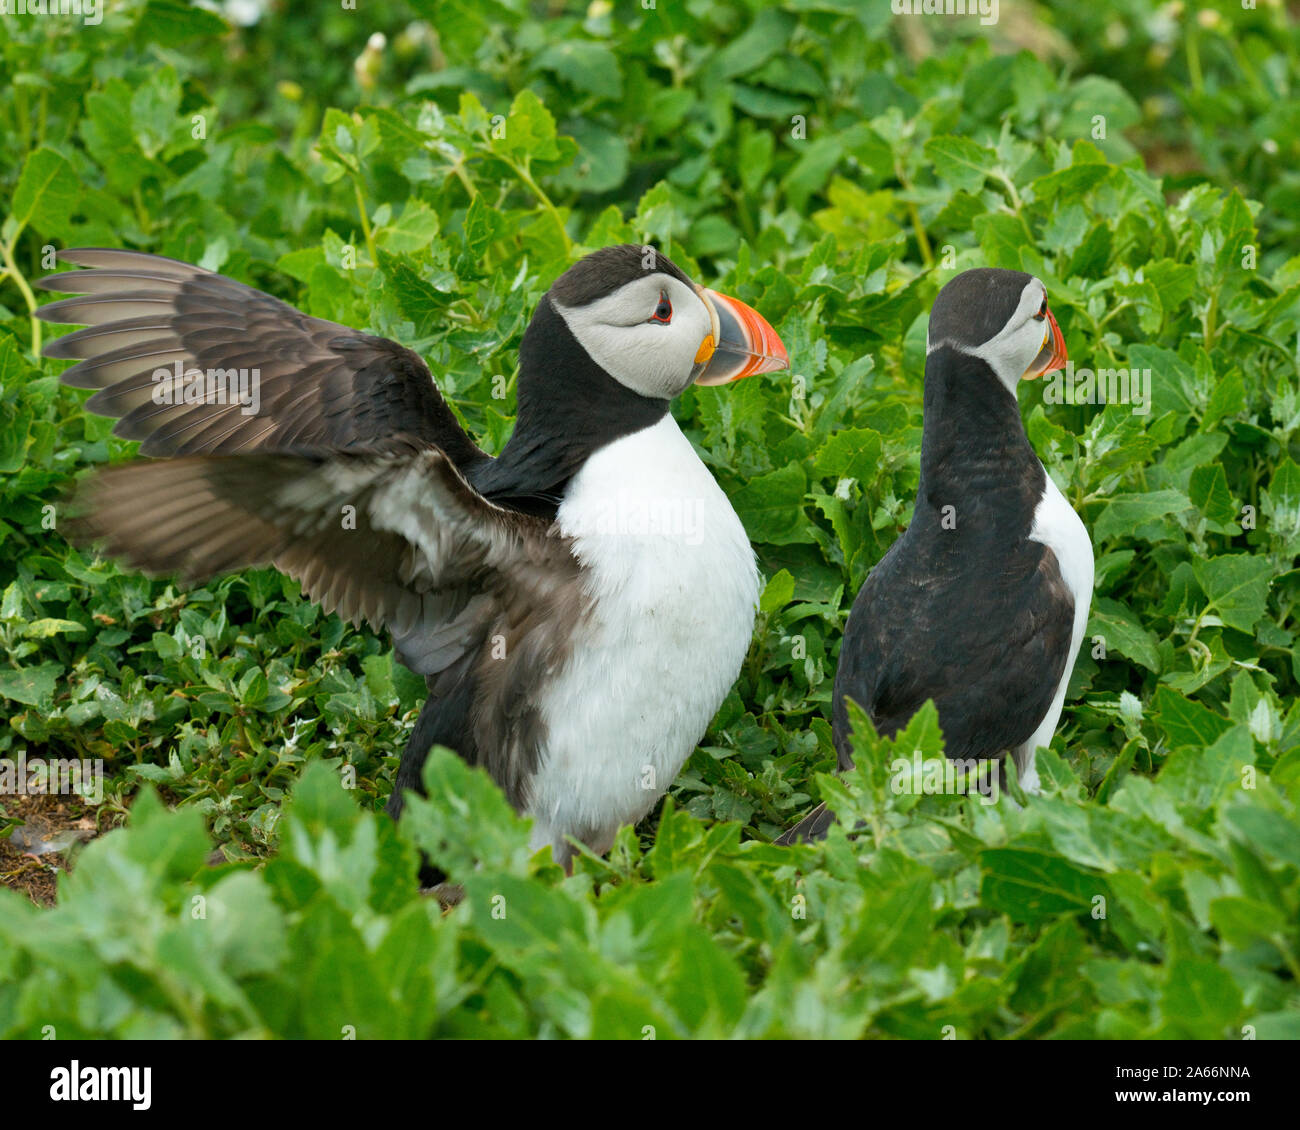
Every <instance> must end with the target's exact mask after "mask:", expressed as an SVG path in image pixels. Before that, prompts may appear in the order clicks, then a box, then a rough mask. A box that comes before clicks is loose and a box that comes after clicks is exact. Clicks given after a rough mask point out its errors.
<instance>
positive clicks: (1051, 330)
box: [1025, 310, 1070, 380]
mask: <svg viewBox="0 0 1300 1130" xmlns="http://www.w3.org/2000/svg"><path fill="white" fill-rule="evenodd" d="M1069 359H1070V355H1069V354H1068V353H1066V351H1065V335H1064V334H1063V333H1061V327H1060V326H1058V325H1057V324H1056V318H1055V316H1054V315H1053V314H1052V312H1051V310H1048V311H1047V331H1046V332H1045V333H1044V334H1043V348H1042V350H1041V351H1040V352H1039V354H1038V356H1037V357H1035V358H1034V363H1033V364H1032V365H1030V366H1029V372H1027V373H1026V374H1025V376H1026V377H1028V378H1029V379H1030V380H1032V379H1033V378H1034V377H1041V376H1043V374H1045V373H1051V372H1054V371H1055V370H1057V369H1064V368H1065V363H1066V362H1067V361H1068V360H1069Z"/></svg>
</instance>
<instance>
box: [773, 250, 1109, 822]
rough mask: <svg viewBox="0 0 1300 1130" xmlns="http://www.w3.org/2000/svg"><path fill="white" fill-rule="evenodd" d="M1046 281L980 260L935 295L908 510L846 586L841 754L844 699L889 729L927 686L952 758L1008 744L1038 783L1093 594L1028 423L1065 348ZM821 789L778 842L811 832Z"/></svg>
mask: <svg viewBox="0 0 1300 1130" xmlns="http://www.w3.org/2000/svg"><path fill="white" fill-rule="evenodd" d="M1066 360H1067V358H1066V350H1065V340H1064V338H1063V336H1062V334H1061V329H1060V327H1059V326H1058V325H1057V324H1056V318H1055V317H1054V316H1053V315H1052V312H1051V310H1050V309H1049V308H1048V305H1047V289H1046V287H1044V285H1043V283H1042V282H1040V281H1039V280H1038V279H1036V278H1034V277H1033V276H1032V275H1028V274H1025V273H1023V272H1021V271H1007V270H996V269H991V268H980V269H977V270H971V271H965V272H963V273H962V274H960V275H958V276H956V278H954V279H953V280H952V281H951V282H949V283H948V284H947V285H946V286H945V287H944V288H943V289H942V290H941V291H940V292H939V296H938V297H937V298H936V299H935V303H934V309H933V311H932V313H931V315H930V325H929V333H928V340H927V346H926V362H925V397H924V425H923V431H922V438H921V477H920V482H919V484H918V487H917V495H916V506H915V510H914V513H913V516H912V522H911V525H909V526H908V528H907V530H906V532H904V534H903V535H902V536H901V537H900V538H899V539H898V541H896V542H895V543H894V544H893V545H892V546H891V547H890V549H889V551H888V552H887V553H886V554H885V556H884V557H883V558H882V559H881V561H880V564H879V565H877V566H876V568H875V569H874V570H873V571H872V573H871V575H870V576H869V577H868V578H867V581H866V583H865V584H864V585H863V586H862V590H861V591H860V592H859V593H858V596H857V599H856V600H855V601H854V603H853V609H852V611H851V612H850V614H849V620H848V624H847V625H846V626H845V631H844V640H843V643H842V645H841V647H840V656H839V666H838V669H837V671H836V675H835V690H834V696H833V701H832V734H833V737H834V741H835V749H836V753H837V756H838V760H839V767H840V769H841V770H845V769H848V768H849V767H850V766H851V765H852V763H853V761H852V750H851V748H850V743H849V733H850V726H849V718H848V701H849V700H850V699H852V700H853V701H854V702H856V703H857V704H858V705H859V706H861V707H862V708H863V710H864V711H865V712H866V713H867V715H868V717H869V718H870V719H871V721H872V724H873V725H874V726H875V727H876V729H877V731H878V732H880V733H881V734H882V735H885V736H891V735H893V734H894V733H896V732H897V731H898V730H900V729H901V728H902V727H903V726H905V725H906V724H907V722H908V721H909V720H910V719H911V717H912V715H913V714H915V713H916V711H917V710H918V709H919V708H920V707H921V706H922V705H923V704H924V703H925V701H926V700H927V699H933V700H934V702H935V705H936V706H937V707H938V712H939V725H940V728H941V729H942V731H943V735H944V741H945V751H946V753H947V756H948V757H949V758H952V759H954V760H962V761H967V760H987V759H995V758H1002V757H1004V756H1005V755H1006V754H1007V753H1008V752H1010V754H1011V756H1012V757H1013V758H1014V760H1015V763H1016V769H1017V770H1018V773H1019V777H1020V781H1021V783H1022V785H1023V786H1024V788H1025V789H1026V790H1028V791H1030V792H1036V791H1037V790H1038V787H1039V781H1038V774H1037V771H1036V770H1035V768H1034V756H1035V753H1036V751H1037V749H1038V747H1039V746H1045V745H1048V744H1050V742H1051V740H1052V734H1053V733H1054V732H1055V731H1056V723H1057V721H1058V720H1059V719H1060V716H1061V707H1062V705H1063V704H1064V701H1065V691H1066V687H1067V685H1068V684H1069V681H1070V672H1071V671H1072V670H1073V669H1074V661H1075V658H1076V656H1077V654H1078V651H1079V645H1080V643H1081V642H1082V640H1083V634H1084V629H1085V627H1086V625H1087V622H1088V608H1089V605H1090V604H1091V601H1092V582H1093V556H1092V544H1091V542H1090V541H1089V539H1088V532H1087V530H1086V529H1084V526H1083V523H1082V522H1081V521H1080V520H1079V516H1078V515H1077V514H1076V513H1075V512H1074V511H1073V510H1072V509H1071V508H1070V505H1069V503H1068V502H1067V501H1066V500H1065V496H1064V495H1062V494H1061V491H1060V490H1059V489H1058V488H1057V486H1056V484H1055V483H1054V482H1053V481H1052V478H1051V476H1050V475H1048V474H1047V471H1046V469H1045V468H1044V467H1043V464H1042V463H1041V462H1040V461H1039V459H1038V456H1037V455H1036V454H1035V453H1034V449H1033V448H1032V447H1031V446H1030V444H1029V439H1028V437H1027V436H1026V435H1025V429H1024V426H1023V425H1022V424H1021V421H1020V411H1019V408H1018V406H1017V403H1016V386H1017V384H1018V383H1019V381H1020V380H1021V378H1022V377H1023V378H1033V377H1037V376H1041V375H1042V374H1044V373H1048V372H1051V371H1053V370H1054V369H1060V368H1063V367H1064V365H1065V362H1066ZM833 819H834V818H833V816H832V815H831V814H830V813H829V812H828V811H827V809H826V806H825V805H820V806H819V807H818V808H816V809H814V810H813V811H812V812H811V813H809V815H808V816H807V817H805V818H804V820H803V821H801V822H800V823H799V824H797V825H796V826H795V827H794V828H792V829H791V830H790V831H788V832H787V833H786V834H785V835H784V836H782V837H781V839H780V840H779V841H778V842H780V843H792V842H794V841H796V840H802V839H814V838H819V837H821V836H824V835H825V833H826V830H827V829H828V828H829V827H830V825H831V823H832V822H833Z"/></svg>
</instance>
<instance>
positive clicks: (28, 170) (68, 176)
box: [9, 146, 78, 235]
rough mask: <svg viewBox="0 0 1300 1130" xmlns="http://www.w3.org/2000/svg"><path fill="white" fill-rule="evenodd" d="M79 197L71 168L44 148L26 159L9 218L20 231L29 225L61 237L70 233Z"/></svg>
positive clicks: (34, 151)
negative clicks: (72, 215) (71, 218)
mask: <svg viewBox="0 0 1300 1130" xmlns="http://www.w3.org/2000/svg"><path fill="white" fill-rule="evenodd" d="M77 196H78V187H77V175H76V173H75V172H73V170H72V166H71V165H69V164H68V162H67V161H66V160H65V159H64V157H63V155H62V154H61V153H56V152H55V151H54V150H53V149H50V148H48V147H47V146H42V147H41V148H40V149H34V150H32V152H31V153H29V154H28V155H27V160H26V162H25V163H24V164H23V171H22V173H21V174H20V175H19V177H18V184H17V186H16V187H15V188H14V195H13V203H12V205H11V207H10V212H9V214H10V216H12V217H13V219H14V220H15V221H16V222H17V224H18V226H19V227H20V228H22V227H26V226H27V225H28V224H29V223H30V224H32V225H33V226H34V227H35V228H36V230H37V231H40V232H42V233H44V234H49V235H55V234H60V233H62V232H64V231H65V230H66V229H67V223H68V217H69V215H70V214H71V212H72V210H73V206H74V204H75V203H76V201H77Z"/></svg>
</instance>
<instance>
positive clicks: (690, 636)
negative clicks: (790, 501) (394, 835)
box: [529, 416, 758, 858]
mask: <svg viewBox="0 0 1300 1130" xmlns="http://www.w3.org/2000/svg"><path fill="white" fill-rule="evenodd" d="M556 521H557V524H558V525H559V527H560V530H561V532H563V533H564V534H565V535H567V536H568V537H570V538H572V539H573V545H574V552H575V554H576V556H577V557H578V559H579V560H580V561H581V562H582V564H583V566H584V568H585V570H586V574H587V586H588V591H589V594H590V596H591V597H592V602H593V612H592V615H591V618H590V620H589V621H588V622H586V623H584V624H583V625H582V626H581V627H580V628H579V630H578V632H577V635H576V638H575V640H574V646H573V653H572V655H571V657H570V659H569V661H568V663H567V664H566V666H565V668H564V670H563V671H562V672H560V673H559V675H558V677H557V678H556V679H555V680H554V681H553V683H552V684H551V685H550V687H548V689H547V691H546V693H545V695H544V697H543V701H542V711H543V719H544V721H545V723H546V727H547V742H546V749H545V751H544V754H543V758H542V762H541V764H540V765H539V768H538V771H537V773H536V775H535V777H534V779H533V782H532V792H531V803H530V805H529V814H530V815H532V816H533V817H534V819H535V820H536V826H535V831H534V842H535V844H536V845H538V846H540V845H541V844H542V843H552V844H554V846H555V849H556V856H557V858H560V857H561V853H562V841H563V837H564V835H566V834H568V835H573V836H576V837H578V838H580V839H582V840H584V841H585V842H586V843H588V844H590V846H591V847H592V848H593V849H594V850H597V851H604V850H606V849H607V848H608V846H609V841H610V840H612V838H613V836H614V833H615V832H616V831H617V829H618V827H619V826H620V825H621V824H625V823H633V822H635V821H637V820H639V819H640V818H641V817H642V816H644V815H645V814H646V813H647V812H648V811H649V810H650V809H651V807H653V805H654V803H655V801H656V800H658V798H659V797H660V796H661V795H662V794H663V792H664V791H665V790H666V789H667V788H668V786H669V784H671V783H672V780H673V778H674V777H675V776H676V775H677V772H678V770H679V769H680V768H681V766H682V763H683V762H684V761H685V760H686V758H687V757H688V756H689V755H690V753H691V751H692V750H693V749H694V748H695V745H696V743H697V742H698V741H699V740H700V738H701V737H702V736H703V734H704V731H705V729H706V728H707V727H708V724H709V721H710V720H711V719H712V717H713V715H714V714H715V713H716V711H717V709H718V707H719V706H720V705H721V703H722V700H723V698H725V697H726V694H727V692H728V690H730V688H731V685H732V683H733V682H734V681H735V679H736V676H737V674H738V673H739V671H740V664H741V662H742V660H743V659H744V657H745V652H746V651H747V649H748V647H749V641H750V636H751V635H752V633H753V627H754V610H755V607H756V605H757V601H758V570H757V568H756V566H755V562H754V553H753V550H752V549H751V548H750V545H749V540H748V538H747V537H746V535H745V530H744V527H743V526H742V525H741V523H740V519H739V518H738V517H737V516H736V513H735V511H734V510H733V509H732V508H731V504H730V503H729V502H728V501H727V498H726V496H725V495H724V494H723V493H722V491H721V490H720V489H719V487H718V485H717V483H716V482H714V480H713V477H712V476H711V475H710V474H709V472H708V470H707V469H706V468H705V466H704V465H703V464H702V463H701V462H700V460H699V457H698V456H697V455H696V454H695V452H694V450H693V449H692V448H691V445H690V443H689V442H688V441H687V439H686V437H685V436H683V435H682V433H681V431H680V430H679V429H678V427H677V424H676V423H675V421H674V420H673V419H672V417H671V416H668V417H665V418H664V419H663V420H662V421H660V422H659V423H658V424H656V425H654V426H653V427H650V428H646V429H645V430H643V431H641V432H637V433H636V434H634V435H631V436H628V437H626V438H624V439H621V440H618V441H616V442H614V443H612V444H610V445H609V446H608V447H605V448H603V449H601V450H600V451H598V452H597V453H596V454H595V455H593V456H592V457H591V459H589V460H588V461H587V463H586V465H585V466H584V467H583V469H582V470H581V471H580V472H579V473H578V475H577V476H576V477H575V478H574V480H573V482H572V483H571V484H570V487H569V490H568V492H567V494H566V496H565V500H564V502H563V504H562V505H561V506H560V510H559V514H558V516H557V519H556Z"/></svg>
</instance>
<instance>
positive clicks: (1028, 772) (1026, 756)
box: [1011, 739, 1043, 796]
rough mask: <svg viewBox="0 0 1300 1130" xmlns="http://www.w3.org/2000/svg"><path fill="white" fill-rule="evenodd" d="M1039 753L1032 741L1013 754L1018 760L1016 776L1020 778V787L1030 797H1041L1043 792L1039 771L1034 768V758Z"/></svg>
mask: <svg viewBox="0 0 1300 1130" xmlns="http://www.w3.org/2000/svg"><path fill="white" fill-rule="evenodd" d="M1037 753H1038V746H1037V745H1036V744H1035V743H1034V742H1033V740H1032V739H1030V740H1029V741H1027V742H1025V744H1024V745H1022V746H1020V747H1019V748H1017V749H1015V750H1014V751H1012V754H1011V756H1012V757H1014V758H1015V759H1016V776H1018V777H1019V778H1020V787H1021V788H1022V789H1024V790H1025V792H1027V793H1028V794H1029V795H1030V796H1039V795H1040V794H1041V793H1042V791H1043V785H1042V782H1041V781H1040V780H1039V779H1038V770H1037V769H1036V768H1035V767H1034V757H1035V755H1036V754H1037Z"/></svg>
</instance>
